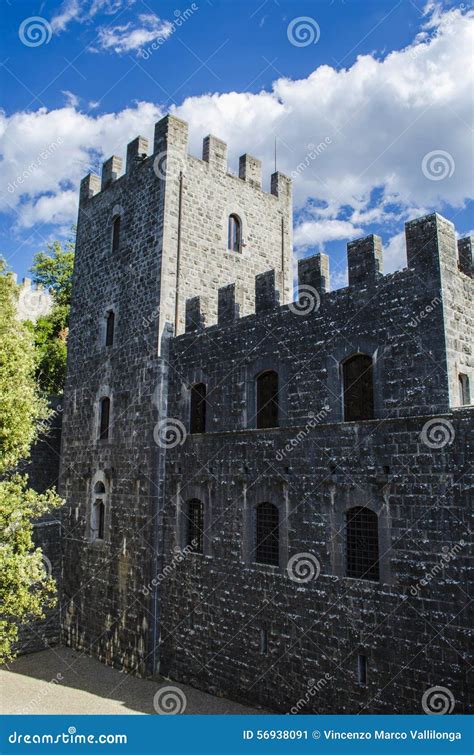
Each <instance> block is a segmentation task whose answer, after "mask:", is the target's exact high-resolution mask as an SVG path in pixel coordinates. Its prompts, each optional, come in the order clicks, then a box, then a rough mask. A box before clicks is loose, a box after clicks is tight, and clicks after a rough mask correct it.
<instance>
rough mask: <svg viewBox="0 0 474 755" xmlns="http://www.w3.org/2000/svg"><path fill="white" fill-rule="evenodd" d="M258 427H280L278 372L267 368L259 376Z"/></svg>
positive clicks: (257, 386)
mask: <svg viewBox="0 0 474 755" xmlns="http://www.w3.org/2000/svg"><path fill="white" fill-rule="evenodd" d="M256 382H257V385H256V388H257V428H260V429H263V428H266V427H278V420H279V418H278V414H279V406H278V373H277V372H275V371H274V370H266V371H265V372H262V373H261V374H260V375H259V376H258V377H257V381H256Z"/></svg>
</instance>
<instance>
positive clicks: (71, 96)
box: [61, 89, 80, 108]
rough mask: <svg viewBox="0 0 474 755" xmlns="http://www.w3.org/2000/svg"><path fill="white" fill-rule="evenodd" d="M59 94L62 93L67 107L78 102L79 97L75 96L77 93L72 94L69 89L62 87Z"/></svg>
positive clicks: (75, 105) (74, 105)
mask: <svg viewBox="0 0 474 755" xmlns="http://www.w3.org/2000/svg"><path fill="white" fill-rule="evenodd" d="M61 94H64V96H65V98H66V104H67V105H68V107H74V108H76V107H78V105H79V102H80V97H78V96H77V94H74V92H70V91H69V89H63V90H62V91H61Z"/></svg>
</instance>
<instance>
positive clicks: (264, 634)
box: [260, 627, 268, 655]
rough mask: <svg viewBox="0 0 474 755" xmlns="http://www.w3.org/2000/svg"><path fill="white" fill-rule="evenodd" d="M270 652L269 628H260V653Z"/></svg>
mask: <svg viewBox="0 0 474 755" xmlns="http://www.w3.org/2000/svg"><path fill="white" fill-rule="evenodd" d="M267 653H268V630H267V629H266V628H265V627H261V629H260V655H266V654H267Z"/></svg>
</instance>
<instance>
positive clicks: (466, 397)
mask: <svg viewBox="0 0 474 755" xmlns="http://www.w3.org/2000/svg"><path fill="white" fill-rule="evenodd" d="M459 403H460V405H461V406H469V404H470V403H471V391H470V387H469V378H468V376H467V375H463V374H461V373H460V374H459Z"/></svg>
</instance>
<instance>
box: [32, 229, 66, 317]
mask: <svg viewBox="0 0 474 755" xmlns="http://www.w3.org/2000/svg"><path fill="white" fill-rule="evenodd" d="M74 244H75V242H74V240H72V239H70V240H69V241H66V243H65V244H64V249H63V247H62V244H61V242H60V241H54V242H53V243H52V244H48V246H47V249H48V251H47V252H37V254H35V256H34V260H33V263H34V264H33V266H32V268H31V272H32V274H33V281H34V282H35V283H36V284H37V285H39V284H41V285H43V286H44V287H45V288H47V289H48V291H49V292H50V293H51V294H52V296H53V299H54V303H55V304H57V305H59V306H69V304H70V302H71V287H72V270H73V267H74Z"/></svg>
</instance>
